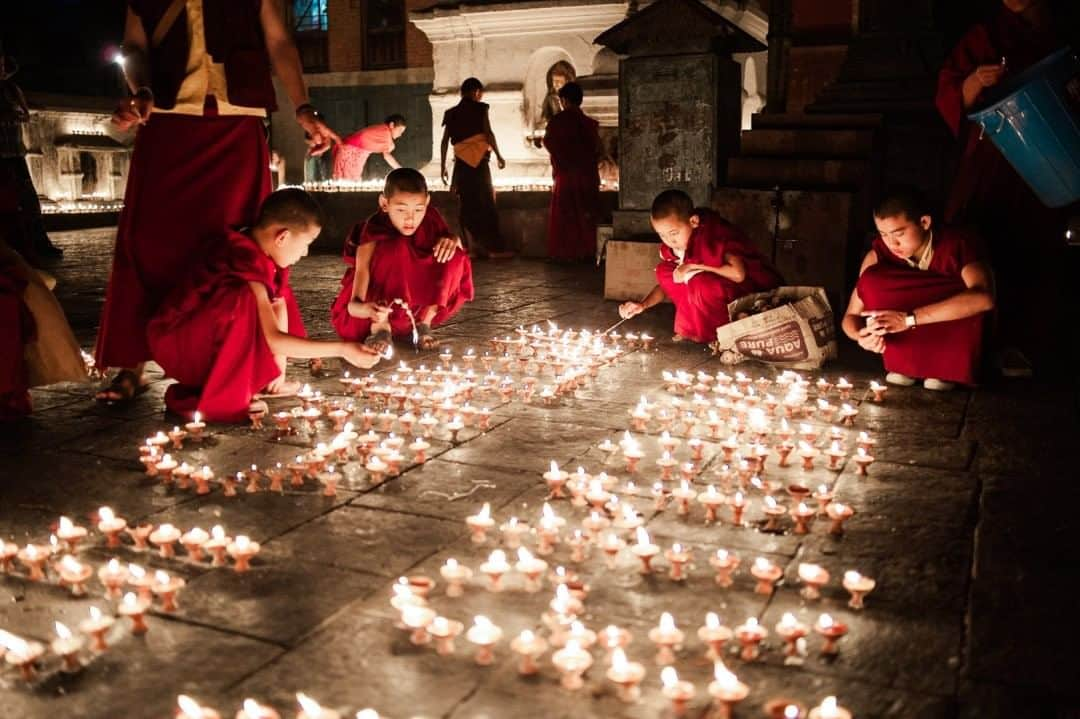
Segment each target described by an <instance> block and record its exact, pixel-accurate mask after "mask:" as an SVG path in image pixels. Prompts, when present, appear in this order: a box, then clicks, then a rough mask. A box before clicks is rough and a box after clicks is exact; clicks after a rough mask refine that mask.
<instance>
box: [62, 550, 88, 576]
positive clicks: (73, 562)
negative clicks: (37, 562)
mask: <svg viewBox="0 0 1080 719" xmlns="http://www.w3.org/2000/svg"><path fill="white" fill-rule="evenodd" d="M60 566H61V567H63V568H64V569H65V570H66V571H68V572H71V573H73V574H75V573H78V572H81V571H82V568H83V565H82V564H81V563H79V560H77V559H75V557H73V556H71V555H70V554H68V555H66V556H65V557H64V558H63V559H61V560H60Z"/></svg>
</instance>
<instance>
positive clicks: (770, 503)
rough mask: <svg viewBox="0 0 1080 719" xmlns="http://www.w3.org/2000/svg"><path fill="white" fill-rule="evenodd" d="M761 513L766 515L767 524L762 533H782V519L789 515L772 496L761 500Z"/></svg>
mask: <svg viewBox="0 0 1080 719" xmlns="http://www.w3.org/2000/svg"><path fill="white" fill-rule="evenodd" d="M761 511H762V513H763V514H764V515H765V524H764V526H763V527H762V531H765V532H778V531H780V518H781V517H783V516H784V515H785V514H787V509H786V508H785V507H783V506H781V505H779V504H777V503H776V500H775V499H773V498H772V497H771V496H769V495H766V496H765V497H764V498H763V499H762V500H761Z"/></svg>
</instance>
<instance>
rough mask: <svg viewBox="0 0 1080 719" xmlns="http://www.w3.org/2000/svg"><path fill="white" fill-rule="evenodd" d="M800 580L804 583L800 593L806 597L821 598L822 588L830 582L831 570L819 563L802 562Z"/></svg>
mask: <svg viewBox="0 0 1080 719" xmlns="http://www.w3.org/2000/svg"><path fill="white" fill-rule="evenodd" d="M799 580H800V581H801V582H802V583H803V588H802V591H801V592H800V594H802V596H803V598H804V599H821V588H822V587H823V586H825V585H826V584H828V582H829V572H828V571H827V570H826V569H825V568H824V567H822V566H820V565H818V564H811V563H809V562H801V563H800V564H799Z"/></svg>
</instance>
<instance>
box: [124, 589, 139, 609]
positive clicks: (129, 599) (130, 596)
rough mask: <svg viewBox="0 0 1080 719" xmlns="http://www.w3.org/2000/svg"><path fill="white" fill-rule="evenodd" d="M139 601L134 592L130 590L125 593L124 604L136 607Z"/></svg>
mask: <svg viewBox="0 0 1080 719" xmlns="http://www.w3.org/2000/svg"><path fill="white" fill-rule="evenodd" d="M137 603H138V599H137V598H136V597H135V593H134V592H128V593H127V594H125V595H124V606H127V607H134V606H135V605H136V604H137Z"/></svg>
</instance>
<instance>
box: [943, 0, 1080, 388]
mask: <svg viewBox="0 0 1080 719" xmlns="http://www.w3.org/2000/svg"><path fill="white" fill-rule="evenodd" d="M1078 28H1080V3H1077V2H1076V1H1075V0H1063V1H1061V2H1055V1H1053V0H1001V1H1000V2H999V3H998V5H997V7H996V8H994V9H993V11H992V12H991V13H990V14H989V16H988V17H986V18H985V19H984V20H982V21H981V22H978V23H976V24H975V25H974V26H973V27H972V28H971V29H970V30H968V31H967V32H966V33H965V34H964V36H963V37H962V38H961V39H960V42H959V43H957V45H956V47H955V48H953V50H952V51H951V52H950V53H949V55H948V57H947V58H946V59H945V62H944V64H943V65H942V67H941V71H940V73H939V74H938V86H937V97H936V102H937V108H938V111H939V112H940V113H941V116H942V118H943V119H944V120H945V122H946V123H947V124H948V126H949V129H950V130H952V132H953V134H954V135H955V136H956V138H957V142H958V145H959V150H960V161H959V162H958V164H957V170H956V177H955V178H954V180H953V182H952V185H951V190H950V193H949V198H948V203H947V205H946V208H945V215H944V221H945V222H946V223H950V224H952V223H960V224H971V225H974V226H975V227H977V228H978V229H979V231H980V235H981V236H982V237H983V238H984V239H985V241H986V244H987V249H988V251H989V258H987V259H988V261H989V262H991V264H992V266H993V268H994V284H995V288H996V294H997V297H998V299H999V302H998V310H997V312H996V315H997V317H996V324H997V331H998V332H997V333H998V335H999V336H998V340H999V344H1000V345H1001V349H1002V351H1001V352H1000V354H999V356H998V365H999V367H1000V369H1001V372H1002V374H1003V375H1005V376H1009V377H1023V376H1029V375H1030V374H1031V373H1032V366H1031V364H1030V362H1029V360H1030V359H1031V358H1032V357H1033V356H1034V355H1036V354H1039V353H1041V354H1042V356H1041V357H1040V358H1039V359H1040V360H1045V361H1052V360H1053V359H1054V358H1056V357H1060V356H1066V355H1067V353H1066V352H1064V351H1063V350H1062V348H1060V347H1054V342H1055V341H1056V338H1060V337H1063V336H1064V335H1063V333H1061V332H1058V331H1057V328H1058V327H1059V326H1060V324H1061V322H1062V319H1061V318H1060V317H1059V316H1058V307H1059V306H1060V304H1061V303H1060V290H1061V288H1062V285H1063V284H1064V282H1065V278H1064V276H1063V274H1062V273H1061V269H1062V268H1063V267H1065V266H1066V263H1065V261H1064V260H1065V257H1064V252H1065V242H1064V234H1065V226H1066V221H1067V218H1068V216H1069V214H1070V213H1069V208H1063V209H1057V210H1055V209H1051V208H1047V207H1045V206H1044V205H1043V204H1042V202H1040V201H1039V199H1038V198H1037V197H1036V196H1035V194H1034V193H1033V192H1032V191H1031V188H1030V187H1029V186H1028V184H1027V183H1026V182H1024V180H1023V179H1022V178H1021V177H1020V175H1018V174H1017V172H1016V171H1015V170H1014V169H1013V167H1012V165H1011V164H1009V162H1008V160H1006V159H1005V157H1004V156H1003V155H1002V154H1001V153H1000V152H999V151H998V149H997V146H995V145H994V143H993V141H992V140H991V136H990V133H989V132H983V130H982V128H981V127H980V126H979V125H977V124H975V123H973V122H971V121H969V120H968V119H967V115H968V114H969V113H970V112H971V111H973V110H975V109H978V107H979V106H980V105H981V104H983V103H984V102H985V101H986V100H987V99H988V97H989V96H990V94H991V93H992V92H993V88H994V87H995V86H996V85H998V84H1000V83H1002V82H1003V81H1006V80H1008V78H1009V77H1011V76H1015V75H1017V74H1018V73H1020V72H1023V71H1024V70H1025V69H1027V68H1028V67H1030V66H1031V65H1034V64H1035V63H1037V62H1038V61H1039V60H1042V59H1043V58H1044V57H1046V56H1047V55H1049V54H1051V53H1052V52H1053V51H1054V50H1055V49H1057V48H1059V47H1061V46H1063V45H1065V44H1066V42H1067V40H1068V38H1067V37H1066V33H1072V34H1073V35H1074V36H1075V35H1076V34H1077V32H1078ZM1074 212H1075V210H1074ZM1018 242H1021V243H1022V246H1021V245H1018V244H1017V243H1018Z"/></svg>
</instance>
